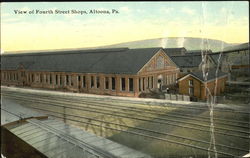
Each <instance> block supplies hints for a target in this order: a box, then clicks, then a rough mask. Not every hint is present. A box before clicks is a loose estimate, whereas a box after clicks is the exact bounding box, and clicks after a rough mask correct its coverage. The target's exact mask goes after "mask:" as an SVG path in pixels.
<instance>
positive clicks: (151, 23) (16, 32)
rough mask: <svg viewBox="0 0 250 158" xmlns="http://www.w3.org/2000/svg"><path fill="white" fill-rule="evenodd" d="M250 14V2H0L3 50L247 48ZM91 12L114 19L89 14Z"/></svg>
mask: <svg viewBox="0 0 250 158" xmlns="http://www.w3.org/2000/svg"><path fill="white" fill-rule="evenodd" d="M113 9H114V10H116V11H118V12H119V13H117V12H116V13H112V10H113ZM248 9H249V3H248V1H239V2H237V1H225V2H222V1H214V2H36V3H34V2H26V3H1V51H16V50H39V49H40V50H41V49H61V48H82V47H93V46H102V45H109V44H115V43H121V42H128V41H135V40H143V39H152V38H162V37H203V38H209V39H217V40H223V41H225V42H228V43H243V42H248V41H249V13H248ZM15 10H21V11H27V13H26V14H16V13H15ZM33 10H34V12H33ZM37 10H39V11H48V12H47V14H37V13H36V11H37ZM56 10H60V11H65V12H66V13H67V11H68V10H69V13H67V14H56V13H55V11H56ZM72 10H76V11H86V12H87V13H88V14H82V15H81V14H73V13H72ZM90 10H109V11H110V14H89V11H90ZM51 11H53V13H51ZM49 12H50V14H49Z"/></svg>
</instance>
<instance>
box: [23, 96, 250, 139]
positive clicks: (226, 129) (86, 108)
mask: <svg viewBox="0 0 250 158" xmlns="http://www.w3.org/2000/svg"><path fill="white" fill-rule="evenodd" d="M25 101H28V102H33V103H34V102H35V103H38V102H40V103H42V104H45V103H48V104H49V105H53V106H57V107H64V108H68V109H74V110H84V111H88V112H93V113H99V114H105V115H110V116H116V117H120V118H128V119H134V120H139V121H145V122H151V123H159V124H168V125H172V126H177V127H183V128H189V129H193V130H199V131H206V132H208V131H207V130H205V129H200V128H195V127H189V126H183V125H178V124H173V123H170V122H162V121H157V120H155V117H148V118H151V119H154V120H147V119H144V118H138V117H132V116H123V115H119V114H116V113H115V114H114V113H109V112H110V111H111V110H104V109H102V110H101V111H97V110H91V109H90V107H85V109H82V108H84V107H83V106H79V105H75V106H74V107H72V106H71V105H72V104H69V103H64V105H59V103H55V102H54V103H52V102H51V100H50V101H45V102H44V101H37V100H36V101H31V100H25ZM65 104H66V105H70V106H65ZM91 108H92V107H91ZM92 109H94V108H92ZM104 111H108V112H104ZM113 112H117V111H113ZM119 113H124V112H119ZM125 114H128V113H125ZM157 119H158V118H157ZM165 120H167V119H165ZM168 121H174V122H179V123H184V124H191V125H194V126H201V127H207V128H209V127H210V126H208V125H201V124H197V123H187V122H183V121H177V120H170V119H168ZM216 129H219V130H225V131H232V132H240V133H244V134H247V135H249V134H250V133H249V132H246V131H241V130H232V129H228V128H221V127H216ZM216 133H218V134H222V133H223V132H219V131H216ZM223 135H230V136H235V134H229V133H223ZM236 137H241V138H247V137H246V136H240V135H236Z"/></svg>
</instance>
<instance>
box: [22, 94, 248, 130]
mask: <svg viewBox="0 0 250 158" xmlns="http://www.w3.org/2000/svg"><path fill="white" fill-rule="evenodd" d="M19 95H20V94H19ZM21 95H22V96H27V95H23V94H21ZM39 97H40V98H41V96H39ZM44 97H45V98H55V97H53V96H43V98H44ZM60 98H61V99H64V100H65V98H63V97H60ZM56 99H57V100H58V97H57V98H56ZM75 99H78V98H75ZM66 100H67V101H70V102H72V100H69V99H66ZM85 102H88V104H89V103H90V101H89V100H85ZM80 103H82V102H80ZM93 103H97V104H98V105H99V106H105V107H108V106H112V107H113V108H116V109H117V108H119V109H124V110H131V111H137V112H141V111H139V109H141V110H143V111H144V112H146V111H147V113H154V114H155V113H157V112H162V111H159V110H155V109H154V110H153V109H143V108H139V107H131V106H130V107H128V106H124V105H119V106H115V105H110V104H107V103H103V102H102V103H100V102H93ZM92 105H94V104H92ZM123 107H124V108H123ZM172 107H173V106H172ZM135 108H136V109H135ZM153 111H154V112H153ZM175 114H176V115H175ZM175 114H171V116H173V117H179V118H180V117H185V116H186V117H188V118H189V119H193V120H198V119H194V118H190V117H193V115H190V114H182V115H185V116H179V115H177V113H175ZM167 115H169V116H170V114H167ZM189 116H190V117H189ZM196 118H200V119H209V117H202V116H196ZM214 120H216V121H223V122H225V121H226V122H232V123H237V124H239V123H240V124H247V125H248V126H247V127H246V126H240V125H234V126H239V127H243V128H249V125H250V123H249V122H243V121H235V120H228V119H221V118H215V119H214ZM198 121H204V120H198ZM204 122H206V121H204ZM223 122H222V123H220V124H224V125H226V123H223ZM230 126H233V125H232V124H230Z"/></svg>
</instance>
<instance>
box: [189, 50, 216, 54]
mask: <svg viewBox="0 0 250 158" xmlns="http://www.w3.org/2000/svg"><path fill="white" fill-rule="evenodd" d="M202 53H204V54H205V53H206V54H211V53H212V50H210V49H209V50H188V51H187V53H186V54H185V55H201V54H202Z"/></svg>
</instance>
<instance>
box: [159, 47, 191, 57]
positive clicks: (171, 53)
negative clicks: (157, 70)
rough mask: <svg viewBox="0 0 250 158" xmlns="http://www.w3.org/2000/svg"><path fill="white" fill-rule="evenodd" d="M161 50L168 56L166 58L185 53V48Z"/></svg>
mask: <svg viewBox="0 0 250 158" xmlns="http://www.w3.org/2000/svg"><path fill="white" fill-rule="evenodd" d="M163 50H164V52H165V53H167V54H168V56H176V55H184V54H185V53H186V52H187V50H186V48H184V47H180V48H164V49H163Z"/></svg>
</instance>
